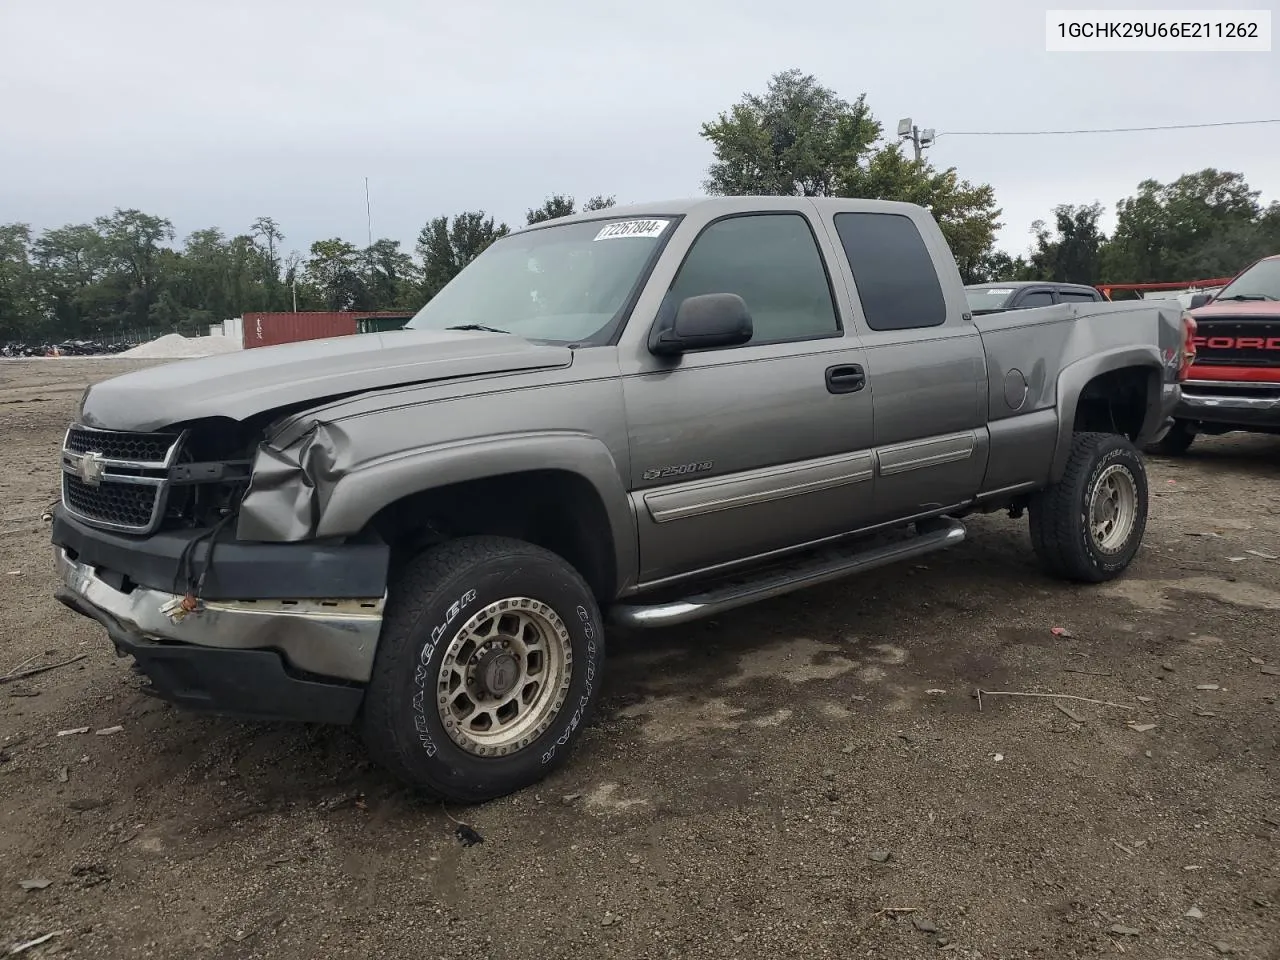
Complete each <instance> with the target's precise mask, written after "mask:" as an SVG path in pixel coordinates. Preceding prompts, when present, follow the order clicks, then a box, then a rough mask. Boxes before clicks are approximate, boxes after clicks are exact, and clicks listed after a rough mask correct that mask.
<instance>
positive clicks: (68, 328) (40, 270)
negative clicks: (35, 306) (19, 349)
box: [32, 224, 111, 339]
mask: <svg viewBox="0 0 1280 960" xmlns="http://www.w3.org/2000/svg"><path fill="white" fill-rule="evenodd" d="M32 252H33V255H34V261H35V273H36V278H35V279H36V288H37V291H38V296H39V298H40V301H41V314H42V319H43V321H44V322H43V323H42V324H41V326H40V329H38V330H36V331H32V333H33V335H37V336H42V337H49V338H50V339H57V338H61V337H70V336H81V335H87V334H88V333H90V332H91V329H92V325H93V322H94V320H95V319H96V316H97V314H98V313H99V312H100V310H102V309H104V307H103V306H102V304H103V301H104V300H109V299H110V296H111V295H110V293H109V292H107V291H104V290H103V289H102V285H103V283H104V281H105V278H106V276H107V259H106V254H105V251H104V249H103V241H102V236H101V235H100V234H99V233H98V231H97V230H95V229H94V228H93V227H92V226H90V225H89V224H71V225H68V226H65V227H56V228H54V229H52V230H46V231H44V232H43V233H42V234H41V235H40V236H39V237H38V238H37V239H36V241H35V243H34V244H32Z"/></svg>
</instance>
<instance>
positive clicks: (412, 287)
mask: <svg viewBox="0 0 1280 960" xmlns="http://www.w3.org/2000/svg"><path fill="white" fill-rule="evenodd" d="M364 259H365V263H366V264H367V270H366V275H367V276H368V284H369V294H370V300H371V303H370V306H372V307H373V308H374V309H377V310H395V309H413V308H416V307H418V306H419V305H420V304H419V303H418V300H419V293H418V291H419V288H420V285H421V281H420V279H419V275H418V274H419V271H418V267H417V264H415V263H414V262H413V257H411V256H409V254H407V253H405V252H404V251H403V250H401V249H400V241H399V240H375V241H374V243H373V246H371V247H369V248H368V249H366V250H365V252H364Z"/></svg>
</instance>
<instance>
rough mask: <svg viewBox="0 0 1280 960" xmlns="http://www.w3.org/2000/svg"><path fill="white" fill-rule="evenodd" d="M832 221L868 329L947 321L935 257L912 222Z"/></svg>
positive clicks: (867, 217) (892, 217) (858, 217)
mask: <svg viewBox="0 0 1280 960" xmlns="http://www.w3.org/2000/svg"><path fill="white" fill-rule="evenodd" d="M833 221H834V223H835V228H836V234H837V235H838V236H839V238H840V246H841V248H842V249H843V250H844V255H845V257H846V259H847V260H848V262H849V269H850V270H851V271H852V272H853V283H854V286H855V287H856V288H857V294H858V299H859V300H860V301H861V303H862V313H863V316H864V318H865V319H866V323H867V326H868V327H870V328H871V329H872V330H916V329H921V328H927V327H940V326H942V325H943V324H944V323H945V322H946V320H947V305H946V300H945V299H944V297H943V294H942V284H941V283H940V282H939V280H938V272H937V270H935V269H934V266H933V257H932V256H930V255H929V248H928V247H927V246H926V245H925V242H924V237H922V236H921V235H920V230H919V229H918V228H917V227H916V225H915V223H914V222H913V221H912V220H911V218H910V217H907V216H903V215H902V214H898V213H837V214H836V215H835V217H834V218H833Z"/></svg>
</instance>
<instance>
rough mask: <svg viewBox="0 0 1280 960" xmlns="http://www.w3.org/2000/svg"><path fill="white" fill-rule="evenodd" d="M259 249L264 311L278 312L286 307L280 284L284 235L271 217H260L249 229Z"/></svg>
mask: <svg viewBox="0 0 1280 960" xmlns="http://www.w3.org/2000/svg"><path fill="white" fill-rule="evenodd" d="M249 235H250V236H251V237H253V239H254V242H255V244H256V245H257V248H258V249H259V250H260V251H261V252H262V261H261V262H262V266H261V278H260V279H261V282H262V284H263V287H264V288H265V294H266V296H265V304H264V309H267V310H278V309H280V308H281V307H283V306H284V303H283V291H282V290H281V284H280V268H281V259H280V245H281V244H282V243H283V242H284V233H283V232H282V231H281V230H280V225H279V224H278V223H276V221H275V220H274V219H272V218H271V217H258V218H257V219H256V220H254V221H253V226H251V227H250V228H249Z"/></svg>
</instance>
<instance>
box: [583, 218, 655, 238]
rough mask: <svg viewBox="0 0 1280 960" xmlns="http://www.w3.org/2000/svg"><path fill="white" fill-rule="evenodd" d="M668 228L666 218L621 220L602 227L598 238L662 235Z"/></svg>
mask: <svg viewBox="0 0 1280 960" xmlns="http://www.w3.org/2000/svg"><path fill="white" fill-rule="evenodd" d="M665 229H667V221H666V220H620V221H618V222H617V223H611V224H608V225H607V226H604V227H601V228H600V232H599V233H597V234H596V239H597V240H616V239H617V238H619V237H660V236H662V231H663V230H665Z"/></svg>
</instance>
